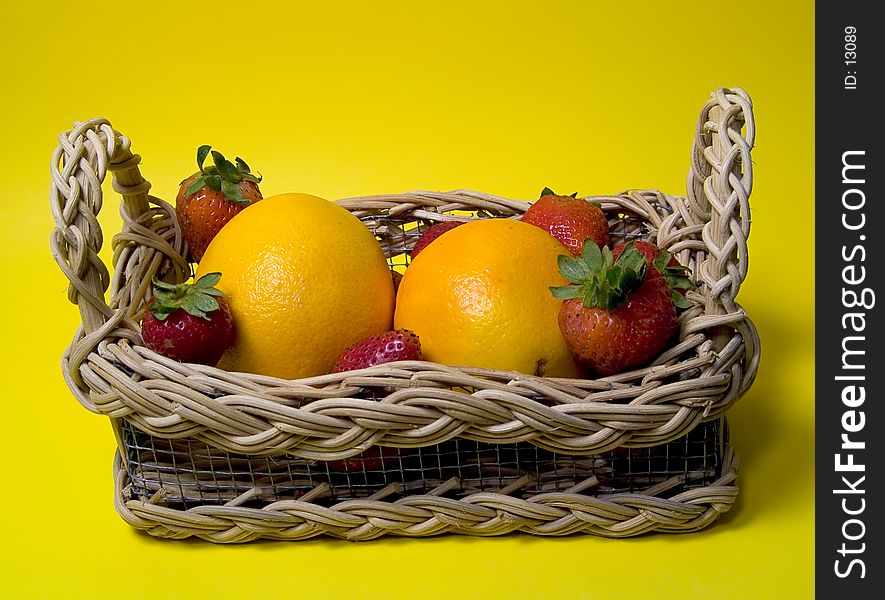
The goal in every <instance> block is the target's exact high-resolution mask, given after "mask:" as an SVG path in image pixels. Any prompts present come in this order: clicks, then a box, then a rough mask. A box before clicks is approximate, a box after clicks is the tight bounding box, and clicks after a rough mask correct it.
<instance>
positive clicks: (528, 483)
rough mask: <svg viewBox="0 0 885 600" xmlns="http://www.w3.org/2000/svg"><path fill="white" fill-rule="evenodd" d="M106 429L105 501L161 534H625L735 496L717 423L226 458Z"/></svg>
mask: <svg viewBox="0 0 885 600" xmlns="http://www.w3.org/2000/svg"><path fill="white" fill-rule="evenodd" d="M119 431H120V437H121V444H122V447H123V448H124V451H125V454H126V461H119V460H118V462H117V485H118V500H119V501H122V502H123V503H124V505H123V506H122V507H118V508H121V509H122V510H121V514H123V516H124V518H127V520H131V522H132V523H133V524H134V525H138V524H139V523H140V522H141V521H142V520H144V523H148V522H150V523H151V525H150V527H151V529H152V531H150V533H152V534H154V535H159V536H161V537H166V536H169V537H176V538H178V537H187V536H190V535H194V536H197V537H201V538H204V539H208V540H211V541H219V542H243V541H250V540H253V539H256V538H259V537H262V538H267V539H280V540H294V539H306V538H311V537H314V536H317V535H320V534H325V535H331V536H334V537H339V538H343V539H348V540H369V539H374V538H377V537H380V536H382V535H388V534H392V535H399V536H422V537H423V536H428V535H437V534H442V533H459V534H466V535H479V536H492V535H501V534H505V533H509V532H511V531H516V530H519V531H524V532H528V533H533V534H536V535H546V536H561V535H568V534H573V533H579V532H584V533H595V534H598V535H603V536H608V537H627V536H633V535H637V534H641V533H645V532H648V531H682V532H684V531H694V530H698V529H702V528H703V527H706V526H707V525H708V524H710V523H711V522H712V521H714V520H716V519H717V518H718V517H719V516H720V515H721V514H723V513H725V512H727V511H728V510H729V509H730V508H731V506H732V503H733V502H734V499H735V498H736V496H737V488H736V487H735V486H734V485H733V482H734V480H735V478H736V475H737V473H736V471H737V460H736V458H735V456H734V453H733V452H732V450H731V447H730V446H729V445H728V431H727V426H726V423H725V419H717V420H715V421H710V422H706V423H703V424H701V425H699V426H698V427H696V428H695V429H694V430H692V431H691V432H690V433H689V434H687V435H685V436H683V437H682V438H680V439H677V440H674V441H672V442H669V443H666V444H660V445H657V446H650V447H645V448H632V449H627V448H618V449H615V450H613V451H610V452H605V453H602V454H598V455H593V456H569V455H564V454H560V453H555V452H550V451H548V450H543V449H540V448H538V447H537V446H534V445H532V444H529V443H517V444H507V445H498V444H486V443H482V442H475V441H470V440H464V439H457V438H456V439H453V440H449V441H447V442H443V443H441V444H436V445H432V446H427V447H422V448H413V449H395V448H384V449H380V450H379V449H373V450H371V451H368V452H367V453H364V454H361V455H357V456H355V457H352V458H349V459H345V460H340V461H327V462H324V461H312V460H305V459H302V458H298V457H295V456H291V455H280V456H261V457H257V456H252V455H245V454H231V453H227V452H223V451H220V450H218V449H217V448H213V447H212V446H211V445H209V444H206V443H203V442H198V441H195V440H168V439H160V438H154V437H151V436H149V435H148V434H146V433H144V432H141V431H139V430H138V429H136V428H135V427H134V426H132V425H131V424H129V423H126V422H123V423H121V426H120V430H119ZM118 458H119V457H118ZM124 464H125V466H123V465H124ZM164 523H168V525H169V526H170V527H169V528H166V527H165V526H164Z"/></svg>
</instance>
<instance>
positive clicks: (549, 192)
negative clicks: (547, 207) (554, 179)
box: [538, 187, 556, 200]
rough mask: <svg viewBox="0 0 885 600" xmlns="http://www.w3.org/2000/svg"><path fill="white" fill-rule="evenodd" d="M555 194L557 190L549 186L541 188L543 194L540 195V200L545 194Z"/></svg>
mask: <svg viewBox="0 0 885 600" xmlns="http://www.w3.org/2000/svg"><path fill="white" fill-rule="evenodd" d="M555 195H556V192H554V191H553V190H551V189H550V188H549V187H545V188H544V189H543V190H541V195H540V196H538V199H539V200H540V199H541V198H543V197H544V196H555Z"/></svg>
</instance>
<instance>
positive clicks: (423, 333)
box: [394, 219, 577, 377]
mask: <svg viewBox="0 0 885 600" xmlns="http://www.w3.org/2000/svg"><path fill="white" fill-rule="evenodd" d="M563 252H565V248H564V247H563V246H562V245H561V244H560V243H559V242H557V241H556V240H555V239H554V238H552V237H551V236H550V235H548V234H547V233H546V232H544V231H542V230H540V229H539V228H537V227H534V226H532V225H529V224H528V223H522V222H520V221H516V220H511V219H480V220H476V221H471V222H469V223H466V224H464V225H463V226H461V227H457V228H455V229H452V230H451V231H449V232H447V233H446V234H445V235H443V236H441V237H440V238H438V239H437V240H436V241H434V242H433V243H432V244H430V245H429V246H427V247H426V248H425V249H424V250H423V251H422V252H421V254H420V255H419V256H418V257H417V258H416V259H415V260H414V261H413V262H412V263H411V264H410V265H409V268H408V269H406V273H405V275H404V276H403V280H402V283H401V284H400V288H399V293H398V294H397V304H396V314H395V316H394V326H395V327H396V328H397V329H399V328H406V329H409V330H411V331H414V332H415V333H416V334H418V336H419V337H420V338H421V351H422V353H423V354H424V358H425V359H426V360H430V361H434V362H439V363H444V364H450V365H459V366H473V367H485V368H489V369H501V370H507V371H520V372H523V373H529V374H536V375H543V376H547V377H575V376H576V374H577V370H576V365H575V363H574V359H573V357H572V354H571V351H570V350H569V348H568V345H566V343H565V340H564V339H563V336H562V334H561V333H560V331H559V328H558V326H557V316H558V314H559V305H560V302H558V301H557V300H556V299H555V298H553V297H552V296H551V295H550V292H549V291H548V289H547V288H548V287H549V286H556V285H564V284H565V283H567V281H566V280H565V278H563V277H562V275H560V274H559V272H558V271H557V267H556V264H557V257H558V256H559V255H560V254H562V253H563Z"/></svg>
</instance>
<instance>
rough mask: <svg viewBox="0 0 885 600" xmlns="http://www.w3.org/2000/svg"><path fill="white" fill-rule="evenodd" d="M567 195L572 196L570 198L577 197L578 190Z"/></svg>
mask: <svg viewBox="0 0 885 600" xmlns="http://www.w3.org/2000/svg"><path fill="white" fill-rule="evenodd" d="M569 196H570V197H572V198H577V197H578V192H573V193H571V194H569Z"/></svg>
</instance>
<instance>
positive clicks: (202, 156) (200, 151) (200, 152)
mask: <svg viewBox="0 0 885 600" xmlns="http://www.w3.org/2000/svg"><path fill="white" fill-rule="evenodd" d="M211 149H212V146H210V145H208V144H203V145H202V146H200V147H199V148H197V166H198V167H200V170H201V171H202V170H203V163H204V162H206V157H207V156H209V151H210V150H211Z"/></svg>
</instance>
